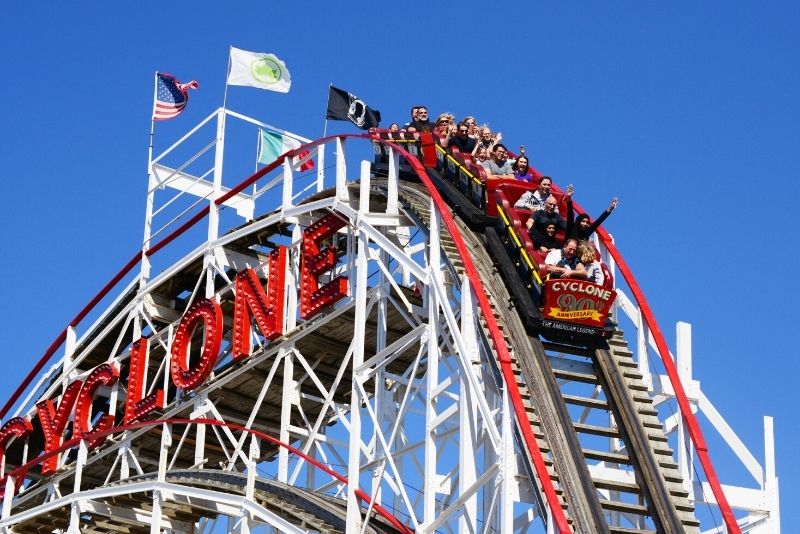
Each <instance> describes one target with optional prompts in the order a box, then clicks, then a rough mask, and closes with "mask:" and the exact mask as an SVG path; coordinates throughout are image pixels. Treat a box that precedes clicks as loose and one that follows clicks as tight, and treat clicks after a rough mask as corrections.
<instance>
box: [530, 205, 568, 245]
mask: <svg viewBox="0 0 800 534" xmlns="http://www.w3.org/2000/svg"><path fill="white" fill-rule="evenodd" d="M557 207H558V200H556V197H554V196H553V195H550V196H549V197H547V200H546V201H545V203H544V209H543V210H539V211H534V212H533V215H531V217H530V219H529V220H528V233H530V236H531V239H533V243H534V244H535V245H536V248H537V249H539V250H542V248H546V249H547V250H542V252H547V251H548V250H549V249H551V248H556V246H557V245H552V246H543V243H544V242H547V243H550V240H549V239H548V238H547V227H548V226H550V225H553V226H554V227H555V229H556V230H564V229H565V228H566V225H565V224H564V219H562V218H561V215H559V214H558V211H557V210H556V208H557ZM553 238H555V236H553Z"/></svg>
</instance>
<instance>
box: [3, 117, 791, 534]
mask: <svg viewBox="0 0 800 534" xmlns="http://www.w3.org/2000/svg"><path fill="white" fill-rule="evenodd" d="M233 121H236V124H237V128H242V129H258V128H269V129H272V130H278V129H276V128H275V127H272V126H270V125H267V124H264V123H262V122H260V121H257V120H255V119H252V118H249V117H246V116H244V115H241V114H238V113H235V112H233V111H231V110H228V109H219V110H217V111H215V112H214V113H212V114H211V115H209V116H208V117H207V118H206V119H205V120H203V121H201V122H200V123H199V124H198V125H197V126H196V127H195V128H193V129H192V130H190V131H189V132H188V133H187V134H186V135H185V136H183V137H182V138H180V139H178V140H176V142H175V143H173V144H172V145H171V146H170V147H169V148H167V149H166V150H164V151H163V152H162V153H160V154H158V155H157V156H155V157H151V158H150V162H149V171H150V172H149V181H148V192H147V202H146V215H145V229H144V236H143V240H142V246H141V248H140V250H137V251H136V253H135V254H134V255H133V256H132V257H131V259H130V260H129V261H128V262H127V264H126V265H125V266H124V267H123V268H122V269H121V270H120V271H119V272H118V273H117V274H116V275H115V276H114V277H113V278H112V279H111V280H110V281H109V282H108V284H106V285H105V286H104V287H103V288H102V289H101V291H100V292H99V293H98V294H97V295H96V296H95V297H94V298H93V299H92V300H91V301H90V302H89V303H88V304H87V305H86V306H85V307H84V308H83V309H81V311H80V312H79V313H78V314H77V315H76V317H75V318H74V319H73V320H72V321H71V322H70V324H69V325H68V326H67V327H66V328H65V329H64V330H63V331H62V332H61V333H60V334H59V336H58V337H57V338H56V339H55V340H54V341H53V343H52V344H51V345H50V347H49V348H48V350H47V351H46V353H45V354H44V355H43V356H42V357H41V358H40V359H39V360H38V362H37V364H36V365H35V366H34V368H33V369H32V370H31V372H30V373H29V374H28V376H27V377H26V379H25V380H24V381H23V382H22V383H21V384H20V386H19V387H18V388H17V390H16V391H15V392H14V393H13V394H12V395H11V396H10V398H9V400H8V401H7V402H6V403H5V405H4V406H3V407H2V409H0V417H2V418H3V425H2V428H0V457H1V458H2V462H0V468H2V469H3V473H4V479H3V485H2V488H3V505H2V515H1V516H0V529H2V531H3V532H9V533H10V532H37V533H39V532H41V533H45V532H46V533H52V532H68V533H77V532H150V533H160V532H241V533H249V532H297V533H300V532H303V533H305V532H347V533H363V532H376V533H383V532H431V533H432V532H470V533H477V532H482V533H483V532H486V533H489V532H559V533H568V532H581V533H597V532H610V533H620V534H622V533H642V534H643V533H653V532H659V533H660V532H665V533H677V532H754V533H765V532H778V531H779V529H780V522H779V513H778V512H779V507H778V484H777V476H776V473H775V464H774V455H773V453H772V451H773V444H772V421H771V419H769V418H765V450H766V457H765V458H764V459H763V462H759V461H757V460H756V459H755V457H754V456H753V455H752V454H751V453H750V451H749V450H748V449H747V447H745V445H744V444H743V443H742V442H741V440H739V438H738V437H737V436H736V435H735V433H734V432H733V430H732V429H731V428H730V427H729V426H728V425H727V423H726V422H725V421H724V419H723V418H722V416H721V415H720V414H719V412H718V411H717V410H716V408H715V407H714V406H713V404H712V403H711V401H710V400H709V399H708V398H707V397H706V396H705V395H704V394H703V392H702V390H701V388H700V385H699V383H698V382H697V381H696V380H695V379H694V378H693V377H692V376H691V339H690V338H691V330H690V327H689V325H686V324H679V326H678V340H677V350H676V353H675V354H672V353H670V350H669V348H668V345H667V341H666V339H665V337H664V335H663V333H662V331H661V329H660V327H659V326H658V324H657V323H656V321H655V318H654V315H653V313H652V311H651V309H650V307H649V305H648V303H647V301H646V299H645V297H644V294H643V293H642V291H641V289H640V288H639V286H638V284H637V283H636V280H635V278H634V277H633V274H632V271H631V269H630V268H629V267H628V265H627V264H626V263H625V261H624V260H623V258H622V255H621V254H620V252H619V249H618V248H617V246H616V245H615V244H614V242H613V239H612V237H611V236H610V235H609V234H608V233H607V232H606V231H605V230H603V229H602V228H600V229H599V230H598V232H597V236H596V238H595V240H594V246H595V247H596V248H597V250H598V251H599V252H600V254H601V257H602V261H603V264H604V266H605V270H606V272H607V276H606V284H605V285H603V286H601V285H597V284H592V283H590V282H585V281H574V282H569V283H565V282H564V281H560V282H559V281H558V280H549V281H548V280H546V279H545V277H544V276H543V274H544V273H543V272H542V269H541V266H540V263H541V258H540V257H539V256H538V255H537V252H536V251H535V250H534V248H533V246H532V244H531V243H530V239H529V237H528V235H527V232H526V231H525V230H524V221H523V220H521V214H520V213H519V212H518V211H517V210H516V209H515V208H514V206H513V202H514V200H516V198H517V197H518V196H519V194H520V193H521V191H522V190H524V189H525V186H521V185H519V184H515V183H510V182H503V181H487V180H486V179H485V176H483V175H482V172H483V171H482V169H481V168H480V167H478V166H477V165H475V163H474V162H472V161H471V160H470V158H469V157H468V156H465V155H463V154H459V153H458V152H457V151H453V150H448V149H446V148H444V147H442V146H440V145H438V144H437V142H436V140H435V139H434V138H433V137H431V136H429V135H424V134H422V135H420V134H409V133H398V134H394V133H390V132H386V131H371V132H369V133H366V134H362V135H334V136H331V137H326V138H322V139H318V140H315V141H311V140H308V139H303V138H300V137H299V136H295V137H297V138H298V139H299V140H300V141H302V142H303V145H302V146H301V147H300V148H298V149H295V150H292V151H289V152H287V153H285V154H283V155H281V156H280V157H278V159H276V160H275V161H273V162H272V163H270V164H268V165H266V166H264V167H262V168H261V169H259V170H257V172H255V173H254V174H251V175H250V176H249V177H247V178H245V179H244V180H241V181H239V180H237V179H235V178H234V179H232V180H229V179H228V177H229V176H230V175H234V174H236V171H231V170H230V169H231V167H235V165H232V164H227V166H226V168H225V173H223V162H224V153H225V144H226V142H234V141H235V138H234V137H231V139H228V137H227V135H226V132H230V131H231V130H232V129H233V128H232V126H231V123H232V122H233ZM234 131H235V130H234ZM278 131H282V130H278ZM209 138H210V141H209ZM366 149H371V150H372V151H373V154H374V158H373V159H372V161H368V160H366V159H363V158H353V157H352V156H351V153H355V154H359V153H366V151H367V150H366ZM359 151H360V152H359ZM327 159H332V160H333V162H332V163H331V162H329V161H326V160H327ZM354 159H355V164H354V162H353V160H354ZM298 160H300V161H299V162H298ZM309 160H310V161H314V163H315V165H316V170H314V171H312V172H299V171H298V168H297V165H298V163H302V162H304V161H309ZM243 175H244V174H239V176H243ZM229 182H231V183H230V184H229ZM578 210H580V207H579V206H578ZM201 223H203V224H201ZM558 284H560V285H558ZM565 295H566V297H565ZM559 296H561V297H564V298H560V299H559ZM623 329H624V330H625V332H626V333H624V332H623ZM656 366H661V367H663V370H664V374H663V375H661V374H660V373H659V372H657V371H652V370H651V369H652V368H654V367H656ZM698 414H703V415H704V416H705V418H706V420H707V423H706V424H705V425H704V427H701V423H700V421H699V420H698V418H697V415H698ZM708 430H712V431H714V432H715V434H718V439H717V440H716V441H717V442H721V443H722V444H723V445H726V446H727V447H728V448H729V449H730V451H732V453H733V455H734V456H735V457H736V458H737V459H738V460H739V461H740V462H741V464H742V465H743V466H744V469H745V470H746V472H747V473H748V474H749V475H751V476H752V479H753V481H752V482H751V485H750V486H736V485H733V484H732V483H728V484H723V481H724V480H726V474H725V473H723V474H722V475H718V474H717V472H716V470H715V468H714V465H713V464H712V463H711V456H710V450H709V446H708V444H707V442H706V438H705V437H704V432H705V431H708ZM762 463H763V465H762ZM700 471H702V473H704V475H705V480H704V481H703V480H700V479H699V477H698V474H699V472H700Z"/></svg>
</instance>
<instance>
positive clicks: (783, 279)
mask: <svg viewBox="0 0 800 534" xmlns="http://www.w3.org/2000/svg"><path fill="white" fill-rule="evenodd" d="M231 4H233V3H231ZM378 6H380V7H378ZM446 6H447V7H446ZM449 6H451V4H450V3H447V4H445V3H440V4H438V3H437V4H434V3H430V2H415V1H407V2H402V3H397V4H377V3H374V2H364V1H359V2H350V3H347V4H345V3H341V4H338V3H337V4H333V3H331V4H330V5H328V6H327V7H325V8H324V9H320V8H319V7H318V4H316V3H312V2H299V3H298V2H294V3H290V2H283V1H270V2H261V3H257V2H237V3H235V5H226V4H223V3H218V2H213V3H212V2H196V3H191V4H174V5H169V4H164V3H155V2H149V1H144V2H136V3H135V4H134V3H130V4H128V5H124V6H118V5H113V7H112V4H111V3H101V2H85V3H80V4H72V3H55V2H52V3H35V4H29V5H23V4H22V3H11V4H9V5H7V6H5V8H4V14H3V16H2V18H0V50H2V51H3V52H2V58H3V60H2V62H3V64H2V67H3V68H2V70H3V72H4V83H2V84H0V101H2V102H3V103H4V104H5V105H4V113H3V118H4V121H5V124H6V127H5V128H3V130H2V133H0V155H2V162H3V164H2V167H0V168H1V169H2V171H0V172H2V183H3V184H4V192H5V198H6V201H5V205H4V209H3V210H2V212H0V221H2V224H3V227H4V229H5V231H4V236H3V254H2V261H0V279H1V280H2V284H1V285H0V315H1V316H2V321H0V347H2V349H0V362H3V364H4V367H5V371H4V372H3V374H2V377H0V396H4V395H8V394H10V393H11V391H13V389H14V388H15V387H16V384H17V383H18V382H19V380H20V378H21V377H22V376H24V374H26V373H27V371H28V369H29V368H30V367H31V366H32V365H33V363H34V362H35V361H36V360H38V358H39V357H40V355H41V354H42V353H43V352H44V350H45V348H46V347H47V346H48V345H49V344H50V342H51V341H52V339H53V338H54V337H55V336H56V335H57V334H58V332H60V330H61V329H62V328H63V327H64V326H65V324H66V323H67V322H68V321H69V319H71V318H72V317H73V316H74V315H75V313H77V311H78V310H79V309H80V308H81V307H82V306H83V305H84V304H85V302H86V301H87V300H88V299H89V298H90V297H91V296H93V295H94V294H95V293H96V292H97V290H98V289H99V288H100V287H101V286H102V285H103V284H104V283H105V282H106V281H107V280H108V279H109V278H110V277H111V276H112V275H113V274H114V273H116V271H117V270H118V269H119V268H120V267H121V266H122V264H124V263H125V262H126V261H127V260H128V258H130V256H131V254H132V253H133V252H134V251H135V250H136V248H137V247H138V243H139V241H140V238H141V232H142V221H143V215H144V200H145V191H146V162H147V143H148V134H149V129H150V113H151V106H152V83H153V82H152V77H153V73H154V71H156V70H161V71H164V72H171V73H173V74H175V75H176V76H177V77H178V78H179V79H180V80H181V81H188V80H190V79H196V80H198V81H199V83H200V88H199V89H198V90H196V91H194V92H193V93H192V95H191V101H190V103H189V106H188V108H187V110H186V111H185V112H184V113H183V115H181V116H180V117H179V118H177V119H175V120H172V121H168V122H165V123H161V124H159V125H158V127H157V131H156V145H157V148H158V147H159V146H160V148H162V149H163V148H165V146H166V143H167V142H168V140H170V139H173V138H174V137H175V136H176V135H180V134H181V133H183V132H184V131H185V130H186V129H187V128H189V127H190V126H193V125H194V124H195V123H196V122H197V121H198V120H200V119H201V118H203V117H205V116H206V115H208V114H209V113H210V112H211V111H212V110H213V109H215V108H216V107H218V106H220V105H221V104H222V98H223V91H224V81H225V74H226V65H227V54H228V46H229V45H234V46H237V47H239V48H243V49H246V50H256V51H265V52H266V51H270V52H274V53H275V54H277V55H278V56H279V57H281V58H282V59H283V60H284V61H285V62H286V64H287V66H288V68H289V69H290V71H291V73H292V78H293V86H292V90H291V92H290V93H288V94H286V95H283V94H277V93H267V92H263V91H258V90H256V89H251V88H240V87H236V88H232V89H231V91H230V93H229V100H228V103H229V107H230V108H231V109H233V110H235V111H240V112H242V113H245V114H248V115H251V116H255V117H258V118H260V119H262V120H264V121H266V122H269V123H271V124H274V125H276V126H280V127H283V128H286V129H289V130H292V131H295V132H297V133H299V134H301V135H304V136H306V137H310V138H315V137H319V136H320V135H321V133H322V130H323V119H324V113H325V104H326V96H327V86H328V84H329V83H331V82H332V83H334V84H335V85H337V86H339V87H342V88H344V89H347V90H349V91H351V92H353V93H355V94H357V95H359V96H360V97H362V98H363V99H365V100H366V101H367V103H368V104H369V105H370V106H371V107H374V108H377V109H379V110H380V111H381V112H382V114H383V117H384V119H385V123H386V124H388V123H389V122H391V121H393V120H397V121H405V120H407V116H408V108H409V107H410V106H411V105H412V104H416V103H426V104H427V105H428V106H429V108H430V109H431V111H432V112H433V113H434V114H435V113H438V112H442V111H452V112H454V113H455V114H456V115H457V116H463V115H466V114H474V115H476V116H477V117H478V119H479V121H488V122H489V124H490V126H492V127H493V128H495V129H498V130H501V131H502V132H503V136H504V137H505V139H506V140H507V141H508V144H509V145H511V146H512V147H516V146H518V145H519V144H524V145H525V146H526V147H527V151H528V153H529V154H530V155H531V157H532V162H533V164H534V165H535V166H536V167H538V168H539V169H540V170H542V171H543V172H545V173H546V174H549V175H551V176H553V177H554V178H555V179H556V181H557V183H560V184H566V183H573V184H575V188H576V198H578V199H579V201H580V202H581V203H582V204H583V205H584V206H585V207H587V208H588V209H589V210H590V211H591V212H592V213H599V212H600V211H601V210H602V209H604V208H605V207H606V206H607V203H608V200H609V199H610V198H611V197H612V196H619V197H620V199H621V202H620V206H619V209H618V210H617V211H616V212H615V213H614V214H613V216H612V217H611V218H610V219H609V220H608V222H607V224H606V227H607V229H608V230H609V231H610V232H612V233H613V234H614V236H615V238H616V240H617V243H618V245H619V247H620V248H621V250H622V252H623V254H624V255H625V257H626V259H627V261H628V263H629V264H630V265H631V267H632V268H633V270H634V271H635V273H636V275H637V277H638V280H639V282H640V284H641V286H642V288H643V289H644V291H645V293H646V294H647V296H648V298H649V299H650V303H651V306H652V307H653V309H654V311H655V313H656V316H657V317H658V319H659V320H660V323H661V325H662V329H663V330H664V331H665V333H666V334H667V337H668V340H669V341H670V343H672V342H673V340H674V324H675V322H676V321H678V320H683V321H687V322H689V323H692V325H693V328H694V330H693V335H694V373H695V377H696V378H697V379H699V380H700V381H701V383H702V387H703V390H704V391H705V393H706V394H707V395H708V396H709V397H710V398H711V400H712V401H713V402H714V403H715V405H716V406H717V408H718V409H719V410H720V411H721V412H722V414H723V415H724V416H725V417H726V419H727V420H728V422H729V423H730V424H731V425H732V426H733V427H734V429H735V430H736V431H737V432H738V433H739V435H740V436H741V437H742V438H743V440H744V441H745V443H746V444H747V445H748V447H750V449H751V450H752V451H753V453H754V454H755V455H756V457H757V458H759V459H761V458H763V446H762V443H761V432H762V430H761V429H762V417H763V416H764V415H771V416H774V417H775V431H776V440H777V451H776V454H777V462H778V474H779V476H780V477H781V483H782V486H781V496H782V503H783V513H782V521H783V529H784V530H785V531H786V532H792V531H798V530H800V517H798V515H800V514H798V512H797V511H796V510H794V509H792V508H791V507H790V503H792V502H798V501H800V490H798V488H797V487H796V486H797V484H796V482H795V481H796V480H797V479H798V475H799V474H800V473H799V471H800V467H799V466H798V463H797V461H796V460H795V453H794V446H793V443H795V442H796V440H797V438H798V435H797V430H796V428H798V426H799V425H798V423H800V420H798V416H797V413H796V410H795V407H796V405H797V401H796V400H793V399H795V397H794V395H793V390H794V386H793V383H794V381H795V380H796V377H797V376H798V371H800V364H798V350H797V349H796V348H795V346H792V345H791V343H792V342H794V341H793V340H795V339H796V335H794V330H795V328H796V326H795V321H794V316H795V313H794V312H793V311H792V310H793V309H794V306H791V305H790V304H791V303H793V302H794V301H795V300H796V297H795V295H794V293H795V291H796V289H795V288H796V283H795V282H794V281H793V278H792V275H791V268H793V267H794V266H795V265H798V264H800V253H798V247H797V243H796V237H793V236H795V235H796V232H794V231H792V232H789V233H788V234H785V232H787V231H788V230H789V225H790V217H789V214H790V213H791V210H792V209H793V207H794V206H793V203H794V201H795V199H796V198H797V196H798V188H799V187H800V186H798V181H799V180H800V176H799V175H800V172H799V171H800V163H799V162H798V161H799V160H798V158H797V157H796V153H797V146H798V140H800V135H799V134H800V104H799V103H798V87H799V86H800V71H799V70H798V61H797V58H796V54H797V50H798V47H799V46H800V42H799V39H800V38H799V37H798V34H797V28H798V23H800V5H798V4H797V3H792V2H769V3H751V2H725V3H723V2H703V3H695V2H684V1H679V2H671V3H655V2H632V1H626V2H603V3H600V2H583V1H581V2H570V3H555V2H548V3H540V2H529V3H528V2H526V3H524V4H523V3H519V4H517V3H512V2H497V3H488V2H481V3H472V2H461V3H459V7H458V8H451V7H449ZM171 10H173V11H171ZM340 131H346V132H352V131H353V130H352V128H351V127H350V126H349V125H348V124H346V123H342V122H339V123H331V125H330V128H329V132H340ZM159 143H160V144H159ZM247 157H248V158H250V157H252V156H250V155H248V156H247ZM792 242H795V245H792ZM770 269H774V270H775V272H772V271H770ZM20 362H21V363H20ZM711 452H712V458H713V457H714V456H713V455H714V450H713V449H712V451H711ZM716 467H717V470H718V471H719V472H720V474H721V476H722V479H723V482H725V479H726V468H727V467H728V465H727V461H726V460H725V459H724V458H722V459H721V460H720V462H718V463H717V466H716ZM731 469H732V468H731ZM733 478H736V476H733Z"/></svg>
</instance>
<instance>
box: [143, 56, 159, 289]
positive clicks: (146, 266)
mask: <svg viewBox="0 0 800 534" xmlns="http://www.w3.org/2000/svg"><path fill="white" fill-rule="evenodd" d="M157 97H158V71H156V72H155V74H154V75H153V112H152V113H151V114H150V146H148V147H147V202H146V205H145V214H144V240H143V241H142V261H141V264H140V267H141V278H142V279H141V282H140V285H142V286H143V285H144V284H145V282H146V281H147V279H148V277H149V276H150V260H149V258H148V257H147V255H146V254H145V252H147V249H148V248H150V237H151V235H150V232H151V229H152V225H153V200H154V197H155V194H156V191H155V190H156V184H155V180H154V179H153V139H154V136H155V130H156V98H157Z"/></svg>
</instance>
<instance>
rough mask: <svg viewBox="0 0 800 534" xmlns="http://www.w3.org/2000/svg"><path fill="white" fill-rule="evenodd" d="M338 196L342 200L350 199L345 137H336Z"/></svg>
mask: <svg viewBox="0 0 800 534" xmlns="http://www.w3.org/2000/svg"><path fill="white" fill-rule="evenodd" d="M336 198H337V199H338V200H340V201H342V202H347V201H348V200H350V193H349V192H348V190H347V160H346V159H345V152H344V139H342V138H341V137H337V138H336Z"/></svg>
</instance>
